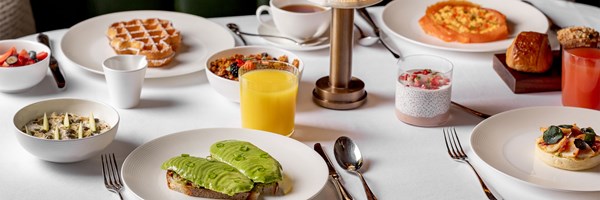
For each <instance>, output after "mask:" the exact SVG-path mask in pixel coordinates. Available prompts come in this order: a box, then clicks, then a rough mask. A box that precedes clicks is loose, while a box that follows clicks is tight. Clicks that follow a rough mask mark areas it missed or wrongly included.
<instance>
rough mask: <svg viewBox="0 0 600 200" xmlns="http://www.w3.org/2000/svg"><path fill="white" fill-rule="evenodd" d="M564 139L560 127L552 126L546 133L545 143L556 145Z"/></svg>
mask: <svg viewBox="0 0 600 200" xmlns="http://www.w3.org/2000/svg"><path fill="white" fill-rule="evenodd" d="M563 137H564V135H563V132H562V130H560V128H559V127H558V126H554V125H552V126H550V127H548V129H546V131H544V136H543V138H544V142H545V143H546V144H556V143H557V142H558V141H560V139H562V138H563Z"/></svg>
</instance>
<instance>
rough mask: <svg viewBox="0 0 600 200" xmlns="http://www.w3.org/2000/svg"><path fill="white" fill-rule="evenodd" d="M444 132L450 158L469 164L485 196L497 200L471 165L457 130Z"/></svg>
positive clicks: (448, 129)
mask: <svg viewBox="0 0 600 200" xmlns="http://www.w3.org/2000/svg"><path fill="white" fill-rule="evenodd" d="M443 132H444V141H445V142H446V149H447V150H448V154H449V155H450V157H451V158H452V159H454V160H455V161H457V162H463V163H467V164H469V166H470V167H471V169H473V172H475V175H477V179H479V184H481V187H482V188H483V192H485V195H486V196H487V197H488V199H490V200H496V199H497V198H496V197H495V196H494V194H492V191H490V189H489V188H488V187H487V186H486V185H485V183H484V182H483V179H481V176H479V173H477V170H475V168H474V167H473V165H471V163H470V162H469V158H468V157H467V154H465V152H464V151H463V148H462V145H461V144H460V140H459V139H458V135H457V134H456V129H455V128H454V127H452V128H444V129H443Z"/></svg>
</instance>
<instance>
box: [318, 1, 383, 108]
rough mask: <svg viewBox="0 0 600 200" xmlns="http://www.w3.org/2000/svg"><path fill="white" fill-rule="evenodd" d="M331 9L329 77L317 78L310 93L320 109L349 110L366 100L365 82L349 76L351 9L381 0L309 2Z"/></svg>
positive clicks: (352, 26)
mask: <svg viewBox="0 0 600 200" xmlns="http://www.w3.org/2000/svg"><path fill="white" fill-rule="evenodd" d="M310 1H312V2H315V3H318V4H320V5H323V6H327V7H331V8H332V11H333V12H332V17H331V19H332V20H331V27H330V34H331V35H330V37H329V38H330V51H329V53H330V59H331V60H330V62H329V76H324V77H321V78H320V79H319V80H317V82H316V86H315V89H314V90H313V101H314V102H315V103H316V104H317V105H319V106H322V107H325V108H329V109H335V110H349V109H354V108H358V107H360V106H362V105H363V104H364V103H365V102H366V100H367V91H365V89H364V88H365V83H364V82H363V81H361V80H360V79H358V78H356V77H353V76H352V47H353V42H354V40H353V39H354V36H353V34H354V9H356V8H362V7H366V6H370V5H374V4H376V3H379V2H381V0H310Z"/></svg>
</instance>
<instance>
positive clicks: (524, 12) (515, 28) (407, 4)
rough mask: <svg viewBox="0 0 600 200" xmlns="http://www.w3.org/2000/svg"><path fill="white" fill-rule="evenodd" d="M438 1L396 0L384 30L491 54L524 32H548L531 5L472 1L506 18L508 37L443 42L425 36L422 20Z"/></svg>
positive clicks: (449, 47)
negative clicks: (428, 9)
mask: <svg viewBox="0 0 600 200" xmlns="http://www.w3.org/2000/svg"><path fill="white" fill-rule="evenodd" d="M437 2H438V0H423V1H411V0H395V1H392V2H390V3H388V4H387V5H386V6H385V8H384V9H383V12H382V20H383V27H384V28H385V29H386V30H387V31H388V32H390V33H392V35H395V36H397V37H400V38H404V39H406V40H408V41H410V42H413V43H415V44H419V45H423V46H426V47H430V48H435V49H442V50H450V51H462V52H492V51H500V50H505V49H506V48H508V46H510V44H511V42H512V40H513V39H514V38H515V37H516V36H517V35H518V34H519V33H520V32H522V31H535V32H539V33H546V31H547V30H548V20H547V19H546V17H545V16H544V14H542V13H541V12H540V11H538V10H537V9H535V8H534V7H532V6H531V5H529V4H526V3H523V2H521V1H517V0H471V2H473V3H477V4H479V5H481V6H482V7H484V8H491V9H494V10H497V11H500V12H501V13H502V14H504V15H506V20H507V21H508V31H509V36H508V38H507V39H504V40H500V41H494V42H487V43H471V44H463V43H458V42H444V41H443V40H441V39H438V38H436V37H434V36H430V35H427V34H425V32H424V31H423V29H421V26H419V19H420V18H421V17H423V16H424V15H425V10H426V9H427V7H428V6H430V5H433V4H435V3H437Z"/></svg>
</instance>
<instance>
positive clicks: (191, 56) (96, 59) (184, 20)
mask: <svg viewBox="0 0 600 200" xmlns="http://www.w3.org/2000/svg"><path fill="white" fill-rule="evenodd" d="M151 17H152V18H161V19H167V20H171V22H173V26H174V27H175V29H177V30H180V31H181V35H182V46H181V47H180V49H179V50H178V51H177V54H176V55H175V58H174V59H173V61H172V62H171V63H169V64H168V65H167V66H165V67H162V68H148V70H147V71H146V78H162V77H172V76H179V75H184V74H189V73H193V72H197V71H201V70H202V69H204V68H205V64H204V63H206V59H207V58H208V56H210V55H211V54H213V53H215V52H217V51H220V50H223V49H227V48H231V47H234V46H235V40H234V38H233V36H232V35H231V34H230V33H229V31H228V30H227V29H225V28H224V27H223V26H221V25H218V24H216V23H214V22H212V21H209V20H207V19H205V18H202V17H199V16H196V15H190V14H185V13H178V12H168V11H127V12H117V13H110V14H106V15H101V16H97V17H94V18H91V19H87V20H85V21H82V22H80V23H78V24H76V25H74V26H73V27H71V28H70V29H69V30H68V31H67V33H65V35H64V36H63V38H62V42H61V45H60V48H61V49H62V52H63V53H64V55H65V56H66V57H67V58H68V59H69V60H71V61H72V62H73V63H75V64H77V65H79V66H80V67H82V68H83V69H86V70H88V71H91V72H94V73H98V74H103V70H102V61H103V60H104V59H106V58H108V57H110V56H114V55H116V53H115V52H114V51H113V49H112V48H111V47H110V45H109V41H108V38H107V37H106V31H107V30H108V27H109V26H110V25H111V24H112V23H114V22H118V21H129V20H132V19H145V18H151Z"/></svg>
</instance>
